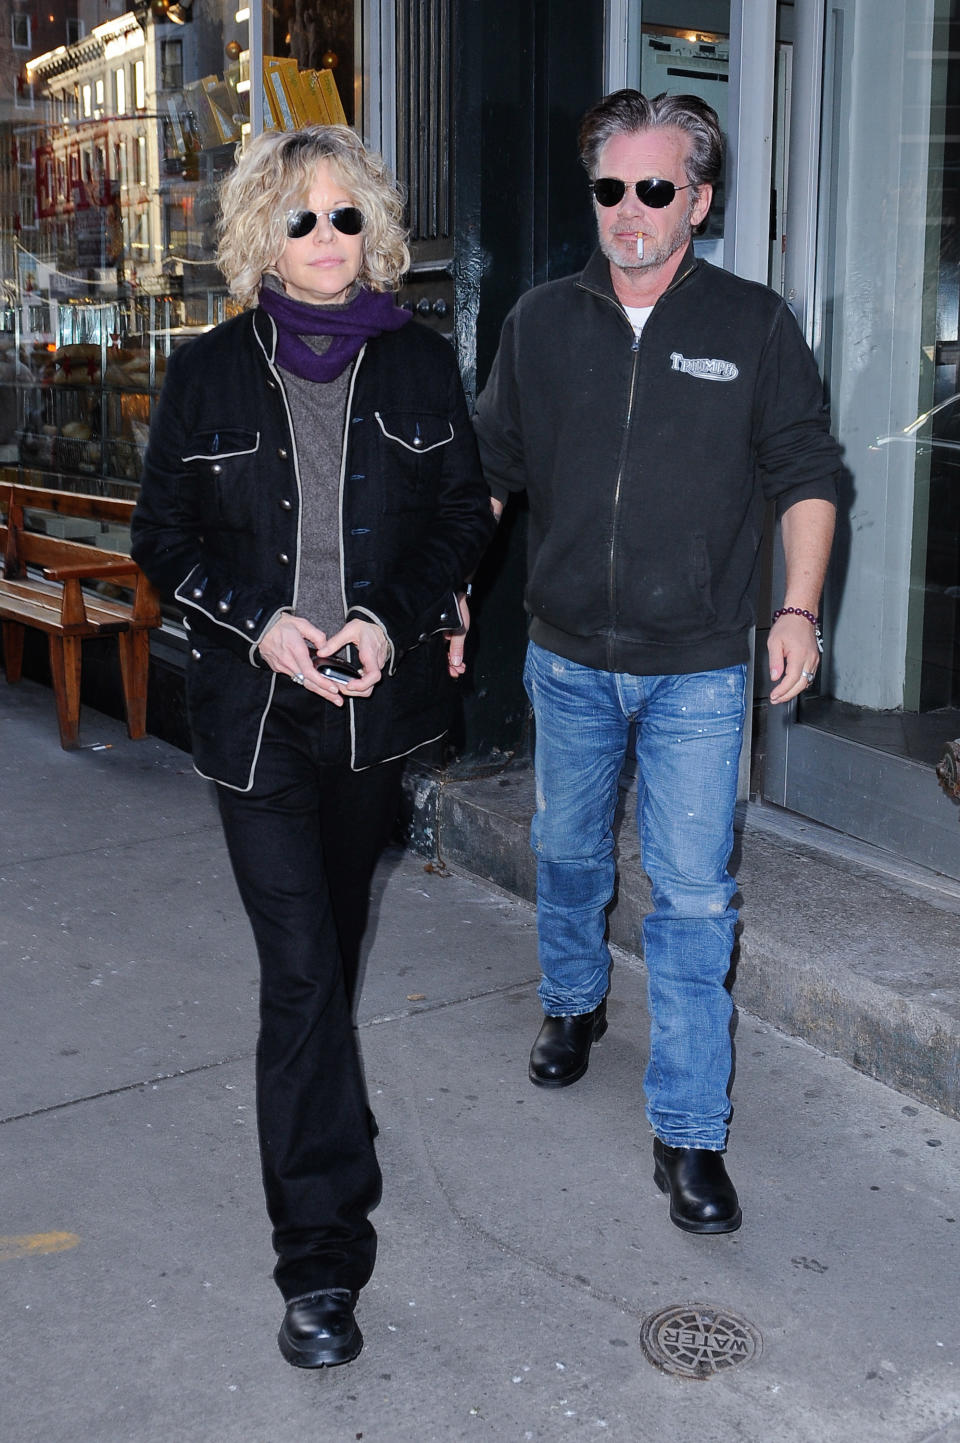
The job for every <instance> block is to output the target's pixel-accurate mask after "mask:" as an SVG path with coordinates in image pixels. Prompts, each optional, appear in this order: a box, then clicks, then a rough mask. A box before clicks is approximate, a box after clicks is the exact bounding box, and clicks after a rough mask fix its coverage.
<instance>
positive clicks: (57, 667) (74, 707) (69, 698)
mask: <svg viewBox="0 0 960 1443" xmlns="http://www.w3.org/2000/svg"><path fill="white" fill-rule="evenodd" d="M80 645H81V643H80V638H79V637H78V636H51V637H50V672H51V675H52V677H53V694H54V697H55V698H56V703H57V722H58V723H59V726H60V745H61V746H62V747H64V748H66V749H68V750H69V748H70V747H75V746H76V745H77V741H78V739H79V736H80Z"/></svg>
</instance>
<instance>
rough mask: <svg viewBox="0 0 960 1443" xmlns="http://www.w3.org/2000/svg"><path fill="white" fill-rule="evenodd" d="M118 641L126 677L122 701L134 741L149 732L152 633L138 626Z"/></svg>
mask: <svg viewBox="0 0 960 1443" xmlns="http://www.w3.org/2000/svg"><path fill="white" fill-rule="evenodd" d="M117 642H118V643H119V646H120V675H121V678H122V680H123V704H124V706H125V708H126V712H127V735H128V736H129V737H130V738H131V740H132V741H137V740H139V738H141V737H145V736H146V734H147V676H148V673H149V670H150V633H149V632H147V631H144V630H143V629H142V628H139V627H138V628H137V629H135V630H134V631H122V632H121V633H120V635H119V636H118V637H117Z"/></svg>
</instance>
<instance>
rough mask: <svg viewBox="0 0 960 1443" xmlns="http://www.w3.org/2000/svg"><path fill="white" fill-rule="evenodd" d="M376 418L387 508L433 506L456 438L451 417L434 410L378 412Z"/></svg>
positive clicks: (390, 509) (404, 508)
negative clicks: (444, 466)
mask: <svg viewBox="0 0 960 1443" xmlns="http://www.w3.org/2000/svg"><path fill="white" fill-rule="evenodd" d="M374 416H375V418H376V422H377V427H378V442H379V452H380V456H381V458H382V461H383V470H382V475H383V482H384V491H383V494H384V509H385V510H386V511H409V510H420V509H422V508H424V507H427V506H430V505H431V504H432V503H433V501H434V500H435V498H436V492H437V484H438V482H439V479H440V475H441V473H442V471H443V464H444V460H445V457H446V452H447V447H448V446H449V445H450V442H451V441H452V440H453V436H454V431H453V426H452V424H451V422H450V419H449V417H447V416H445V415H442V414H440V413H438V412H432V411H375V412H374Z"/></svg>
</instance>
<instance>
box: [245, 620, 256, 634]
mask: <svg viewBox="0 0 960 1443" xmlns="http://www.w3.org/2000/svg"><path fill="white" fill-rule="evenodd" d="M243 624H244V626H245V627H246V628H247V631H253V629H254V626H255V625H256V623H255V622H254V620H253V618H252V617H250V616H248V617H247V619H246V621H245V622H244V623H243Z"/></svg>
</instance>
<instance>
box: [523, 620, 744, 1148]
mask: <svg viewBox="0 0 960 1443" xmlns="http://www.w3.org/2000/svg"><path fill="white" fill-rule="evenodd" d="M524 684H525V686H526V689H527V694H528V696H529V697H530V700H531V702H532V703H533V708H534V714H535V718H536V728H537V738H536V753H535V768H536V787H537V810H536V814H535V816H534V819H533V823H532V826H531V831H530V839H531V845H532V847H533V851H534V854H535V855H536V858H537V928H538V937H539V947H540V966H541V970H542V972H543V980H542V982H541V984H540V989H539V995H540V1000H541V1003H542V1004H543V1009H544V1012H546V1013H547V1014H548V1015H552V1016H562V1015H564V1014H577V1013H583V1012H590V1011H592V1010H593V1008H594V1007H596V1006H597V1005H598V1004H599V1003H600V1001H601V1000H602V999H603V997H604V996H605V995H606V991H607V984H608V974H609V968H610V954H609V951H608V948H607V944H606V940H605V932H606V914H605V909H606V907H607V906H608V904H609V902H610V900H611V898H612V896H613V890H614V882H615V862H614V842H613V819H614V812H615V810H616V805H617V799H618V781H619V776H620V771H621V767H622V765H623V761H624V756H625V752H626V747H627V742H628V737H629V731H630V724H631V722H632V721H634V720H635V721H636V724H637V726H636V750H637V830H638V834H639V839H640V853H641V860H642V863H643V867H644V870H645V871H646V873H647V876H648V877H649V879H650V885H651V892H652V901H653V910H652V911H651V912H650V913H649V915H648V916H647V917H646V918H645V919H644V923H643V954H644V960H645V962H646V967H647V974H648V987H649V1000H650V1057H649V1063H648V1066H647V1070H646V1075H645V1078H644V1087H645V1091H646V1099H647V1117H648V1119H649V1121H650V1125H651V1126H652V1128H653V1130H654V1132H655V1133H656V1135H657V1136H658V1137H659V1138H660V1139H661V1140H662V1141H663V1142H665V1143H668V1144H669V1145H670V1146H673V1147H698V1148H709V1149H712V1150H720V1149H722V1148H723V1147H724V1146H725V1144H726V1134H727V1123H728V1121H729V1117H730V1102H729V1096H728V1091H727V1089H728V1084H729V1081H730V1072H731V1064H732V1044H731V1036H730V1022H731V1016H732V1012H733V1003H732V1001H731V998H730V994H729V992H728V990H727V988H726V986H725V982H726V978H727V974H728V972H729V970H730V956H731V952H732V950H733V941H734V925H735V923H736V917H737V914H736V909H735V908H734V907H732V906H731V901H732V898H733V895H734V892H735V890H736V885H735V883H734V881H733V879H732V878H731V876H730V874H729V872H728V871H727V863H728V861H729V859H730V853H731V851H732V848H733V819H734V809H735V805H736V795H737V767H738V762H739V757H740V745H741V741H742V737H743V721H744V690H745V685H746V667H745V666H733V667H728V668H724V669H723V670H720V671H709V672H697V673H694V674H692V675H681V676H631V675H629V674H626V673H621V672H608V671H598V670H596V669H594V668H593V667H587V666H580V665H578V664H577V663H576V662H572V661H567V660H565V659H564V658H563V657H561V656H557V655H555V654H554V653H552V652H548V651H545V650H544V649H543V648H542V647H539V646H537V645H536V644H535V643H534V642H531V643H530V644H529V647H528V650H527V662H526V667H525V670H524Z"/></svg>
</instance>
